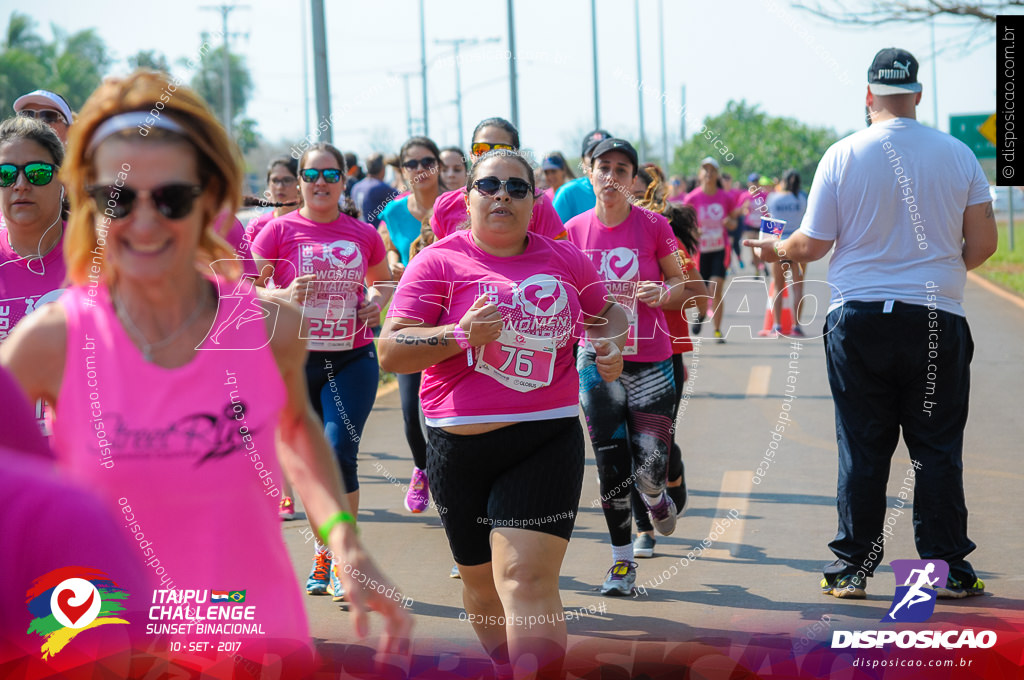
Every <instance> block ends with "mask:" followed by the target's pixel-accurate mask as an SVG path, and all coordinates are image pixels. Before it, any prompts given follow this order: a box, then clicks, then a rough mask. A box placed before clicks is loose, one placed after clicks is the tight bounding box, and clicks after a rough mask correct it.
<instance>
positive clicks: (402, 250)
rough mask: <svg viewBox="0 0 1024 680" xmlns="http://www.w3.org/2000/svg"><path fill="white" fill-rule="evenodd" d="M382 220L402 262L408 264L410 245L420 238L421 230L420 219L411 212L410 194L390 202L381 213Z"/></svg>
mask: <svg viewBox="0 0 1024 680" xmlns="http://www.w3.org/2000/svg"><path fill="white" fill-rule="evenodd" d="M380 221H381V222H384V223H385V224H386V225H387V227H388V236H390V237H391V243H393V244H394V246H395V248H396V249H397V250H398V255H399V257H401V258H402V264H404V265H408V264H409V247H410V246H412V242H413V241H415V240H416V239H417V238H419V235H420V230H421V225H420V221H419V220H418V219H416V218H415V217H413V216H412V213H411V212H409V196H402V197H401V198H399V199H397V200H394V201H391V202H390V203H388V204H387V206H386V207H385V208H384V210H383V211H382V212H381V213H380Z"/></svg>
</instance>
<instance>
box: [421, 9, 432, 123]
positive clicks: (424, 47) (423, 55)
mask: <svg viewBox="0 0 1024 680" xmlns="http://www.w3.org/2000/svg"><path fill="white" fill-rule="evenodd" d="M420 76H421V78H422V80H423V136H424V137H429V136H430V122H429V120H428V117H427V31H426V28H425V26H424V23H423V0H420Z"/></svg>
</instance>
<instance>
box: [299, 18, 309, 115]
mask: <svg viewBox="0 0 1024 680" xmlns="http://www.w3.org/2000/svg"><path fill="white" fill-rule="evenodd" d="M299 7H301V8H302V105H303V106H302V112H303V114H302V115H303V119H302V126H303V128H304V131H303V132H304V133H305V134H306V135H308V134H309V17H308V16H307V12H306V3H304V2H300V3H299Z"/></svg>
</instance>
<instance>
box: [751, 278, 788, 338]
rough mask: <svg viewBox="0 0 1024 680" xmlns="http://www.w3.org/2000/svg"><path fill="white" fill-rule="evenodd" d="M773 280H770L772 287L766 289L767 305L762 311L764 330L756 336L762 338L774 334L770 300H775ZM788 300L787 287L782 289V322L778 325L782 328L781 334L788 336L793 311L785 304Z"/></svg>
mask: <svg viewBox="0 0 1024 680" xmlns="http://www.w3.org/2000/svg"><path fill="white" fill-rule="evenodd" d="M775 292H776V291H775V279H774V278H773V279H772V285H771V287H770V288H769V289H768V304H767V305H766V307H765V311H764V328H762V329H761V331H760V332H758V335H759V336H761V337H762V338H765V337H769V336H771V334H772V333H773V332H774V330H773V329H774V328H775V319H774V316H775V315H774V314H772V300H774V299H775ZM788 299H789V286H786V287H784V288H783V289H782V320H781V321H780V324H779V325H781V326H782V334H783V335H790V334H791V333H792V332H793V310H792V309H790V305H789V304H787V300H788Z"/></svg>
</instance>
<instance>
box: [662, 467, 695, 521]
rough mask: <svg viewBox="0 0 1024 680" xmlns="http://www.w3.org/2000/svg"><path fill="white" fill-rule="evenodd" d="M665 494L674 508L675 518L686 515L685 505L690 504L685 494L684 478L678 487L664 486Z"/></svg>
mask: <svg viewBox="0 0 1024 680" xmlns="http://www.w3.org/2000/svg"><path fill="white" fill-rule="evenodd" d="M665 493H667V494H668V497H669V498H671V499H672V503H673V504H674V505H675V506H676V517H682V516H683V515H684V514H686V505H687V503H689V502H690V498H689V495H688V494H687V493H686V478H685V477H683V483H682V484H680V485H679V486H666V487H665Z"/></svg>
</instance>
